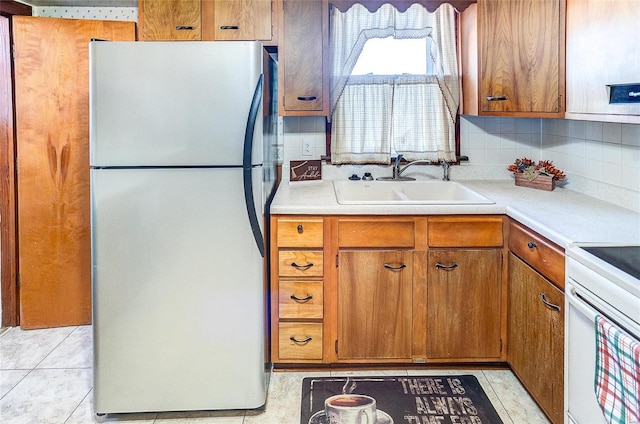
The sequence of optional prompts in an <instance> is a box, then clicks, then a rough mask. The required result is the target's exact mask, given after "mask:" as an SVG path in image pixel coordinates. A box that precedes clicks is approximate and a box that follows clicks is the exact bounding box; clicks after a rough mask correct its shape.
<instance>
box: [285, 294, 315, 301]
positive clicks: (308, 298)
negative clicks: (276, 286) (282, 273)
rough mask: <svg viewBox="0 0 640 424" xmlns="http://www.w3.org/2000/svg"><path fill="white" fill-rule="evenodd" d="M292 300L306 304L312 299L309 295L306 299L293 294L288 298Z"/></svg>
mask: <svg viewBox="0 0 640 424" xmlns="http://www.w3.org/2000/svg"><path fill="white" fill-rule="evenodd" d="M289 297H290V298H291V299H292V300H295V301H296V302H308V301H310V300H311V299H313V296H311V295H310V294H308V295H307V296H306V297H298V296H296V295H295V294H292V295H291V296H289Z"/></svg>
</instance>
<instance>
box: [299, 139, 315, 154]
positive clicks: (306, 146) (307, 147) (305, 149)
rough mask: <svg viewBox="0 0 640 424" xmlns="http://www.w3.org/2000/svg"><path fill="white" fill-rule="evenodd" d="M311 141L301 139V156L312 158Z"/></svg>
mask: <svg viewBox="0 0 640 424" xmlns="http://www.w3.org/2000/svg"><path fill="white" fill-rule="evenodd" d="M312 155H313V153H312V148H311V141H309V140H307V139H304V138H303V139H302V156H312Z"/></svg>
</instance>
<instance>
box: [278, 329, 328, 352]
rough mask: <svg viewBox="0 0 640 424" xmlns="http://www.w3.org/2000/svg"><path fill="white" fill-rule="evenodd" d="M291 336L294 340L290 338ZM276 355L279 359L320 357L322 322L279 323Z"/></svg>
mask: <svg viewBox="0 0 640 424" xmlns="http://www.w3.org/2000/svg"><path fill="white" fill-rule="evenodd" d="M292 338H293V339H295V340H296V341H294V340H292ZM278 357H279V359H280V361H284V360H292V359H294V360H296V359H322V324H321V323H297V322H281V323H279V324H278Z"/></svg>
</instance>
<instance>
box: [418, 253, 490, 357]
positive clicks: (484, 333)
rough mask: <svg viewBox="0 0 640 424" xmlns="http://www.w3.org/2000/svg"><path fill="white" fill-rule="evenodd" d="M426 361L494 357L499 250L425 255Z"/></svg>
mask: <svg viewBox="0 0 640 424" xmlns="http://www.w3.org/2000/svg"><path fill="white" fill-rule="evenodd" d="M427 258H428V259H427V262H428V263H427V266H428V271H427V315H428V319H427V323H428V324H427V325H428V327H427V357H428V358H431V359H452V358H460V359H463V358H466V359H474V358H478V359H479V358H485V359H487V358H499V357H500V353H501V352H500V351H501V348H500V344H501V343H500V333H501V331H500V322H501V320H500V317H501V297H502V296H501V275H502V274H501V263H502V252H501V251H500V250H499V249H491V250H435V249H432V250H430V251H429V252H428V255H427Z"/></svg>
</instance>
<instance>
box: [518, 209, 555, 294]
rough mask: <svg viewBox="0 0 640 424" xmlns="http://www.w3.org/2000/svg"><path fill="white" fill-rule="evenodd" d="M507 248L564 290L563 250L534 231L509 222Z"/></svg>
mask: <svg viewBox="0 0 640 424" xmlns="http://www.w3.org/2000/svg"><path fill="white" fill-rule="evenodd" d="M509 250H511V251H512V252H513V253H515V254H516V256H518V257H519V258H520V259H522V260H523V261H525V262H526V263H528V264H529V265H531V267H532V268H534V269H535V270H537V271H538V272H539V273H540V274H542V275H544V276H545V277H547V278H548V279H549V280H551V281H552V282H553V283H554V284H555V285H556V286H558V287H560V288H561V289H562V290H564V250H563V249H562V248H561V247H559V246H557V245H556V244H554V243H552V242H550V241H549V240H547V239H545V238H544V237H542V236H541V235H539V234H537V233H536V232H534V231H532V230H530V229H528V228H526V227H524V226H522V225H520V224H516V223H514V222H511V223H510V224H509Z"/></svg>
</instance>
